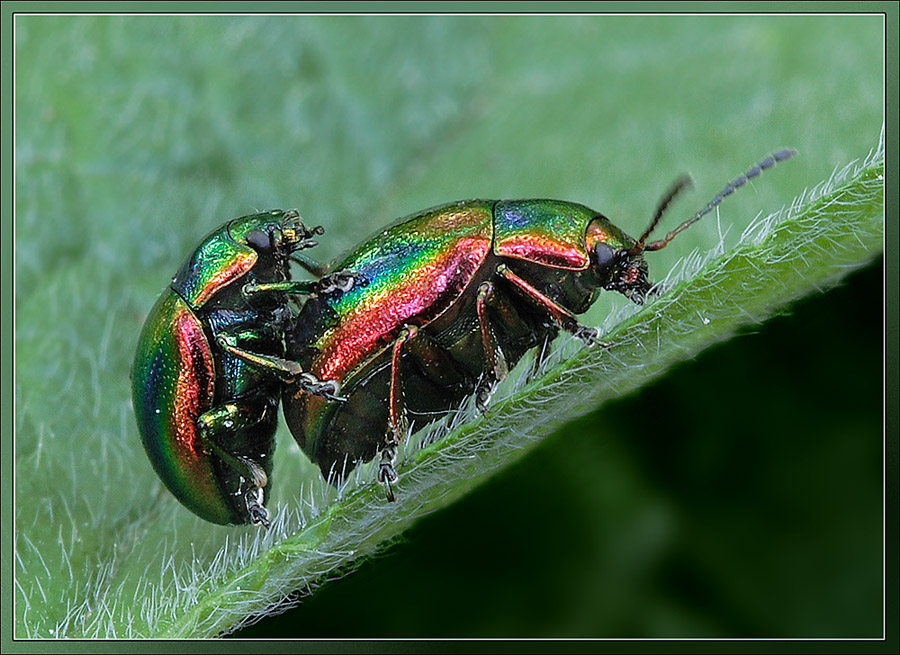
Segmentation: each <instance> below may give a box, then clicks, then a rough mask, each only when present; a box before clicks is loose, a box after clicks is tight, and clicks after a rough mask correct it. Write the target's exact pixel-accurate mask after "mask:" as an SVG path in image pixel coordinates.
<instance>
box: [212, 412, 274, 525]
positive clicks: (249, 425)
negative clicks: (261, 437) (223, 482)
mask: <svg viewBox="0 0 900 655" xmlns="http://www.w3.org/2000/svg"><path fill="white" fill-rule="evenodd" d="M275 412H277V405H276V406H273V405H272V404H271V403H269V402H260V401H259V400H256V401H255V402H254V401H250V400H248V401H238V402H230V403H225V404H224V405H220V406H218V407H214V408H213V409H211V410H209V411H208V412H205V413H204V414H202V415H201V416H200V417H199V418H198V419H197V426H198V431H199V434H200V440H201V442H202V443H203V445H204V446H205V447H206V449H207V450H209V451H210V452H211V453H212V454H214V455H215V456H216V457H218V458H219V459H220V460H221V461H222V462H223V463H224V464H225V466H226V467H228V468H229V469H230V470H231V471H233V472H234V475H236V476H238V477H236V478H235V482H234V483H233V484H234V485H235V486H236V487H238V488H239V490H238V494H243V496H244V503H245V508H246V511H247V516H246V517H245V518H247V517H248V518H249V520H244V521H243V522H244V523H252V524H254V525H263V526H266V527H268V524H269V520H268V517H269V513H268V510H267V509H266V508H265V506H264V502H265V501H264V491H263V490H264V488H265V487H266V486H267V485H268V483H269V476H268V474H267V473H266V468H265V462H263V461H257V460H256V459H253V458H251V457H247V456H246V455H244V454H241V453H240V452H235V446H241V447H240V450H241V451H244V452H247V451H252V452H259V451H261V452H264V453H268V454H270V453H271V450H272V446H271V443H264V444H260V443H253V442H252V440H251V441H250V442H248V443H245V444H239V443H235V435H246V434H253V433H254V432H255V431H257V429H258V428H260V427H261V426H264V425H266V424H272V426H273V427H272V431H269V430H263V429H259V430H258V432H259V433H260V434H272V433H273V432H274V420H275ZM229 440H230V441H229ZM248 446H252V447H250V448H248ZM260 446H262V448H260Z"/></svg>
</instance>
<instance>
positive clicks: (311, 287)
mask: <svg viewBox="0 0 900 655" xmlns="http://www.w3.org/2000/svg"><path fill="white" fill-rule="evenodd" d="M318 286H319V283H318V282H317V281H316V280H285V281H284V282H269V283H267V284H245V285H244V286H243V287H242V288H241V293H242V294H243V296H244V297H245V298H250V297H251V296H256V295H259V294H263V293H290V294H295V295H301V296H309V295H312V294H314V293H315V292H316V291H317V289H318Z"/></svg>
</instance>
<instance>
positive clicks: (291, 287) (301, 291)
mask: <svg viewBox="0 0 900 655" xmlns="http://www.w3.org/2000/svg"><path fill="white" fill-rule="evenodd" d="M354 282H356V276H355V275H353V273H352V272H350V271H338V272H337V273H330V274H329V275H323V276H322V277H321V279H319V280H285V281H283V282H269V283H267V284H245V285H244V286H243V288H242V289H241V293H242V294H243V295H244V297H245V298H250V297H251V296H254V295H257V294H261V293H289V294H293V295H298V296H311V295H318V294H324V293H331V292H333V291H349V290H350V289H352V288H353V283H354Z"/></svg>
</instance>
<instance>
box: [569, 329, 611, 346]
mask: <svg viewBox="0 0 900 655" xmlns="http://www.w3.org/2000/svg"><path fill="white" fill-rule="evenodd" d="M572 335H573V336H575V337H577V338H579V339H581V340H582V341H583V342H584V343H585V345H587V346H600V347H601V348H609V344H608V343H604V342H603V341H600V330H598V329H597V328H592V327H587V326H586V325H579V326H578V327H577V328H575V330H573V331H572Z"/></svg>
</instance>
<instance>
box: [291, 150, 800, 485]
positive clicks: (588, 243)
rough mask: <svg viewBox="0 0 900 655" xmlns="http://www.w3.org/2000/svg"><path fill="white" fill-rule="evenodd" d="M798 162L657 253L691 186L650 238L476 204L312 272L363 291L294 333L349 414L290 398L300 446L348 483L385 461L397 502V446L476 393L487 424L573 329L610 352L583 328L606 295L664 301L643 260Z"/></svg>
mask: <svg viewBox="0 0 900 655" xmlns="http://www.w3.org/2000/svg"><path fill="white" fill-rule="evenodd" d="M794 154H795V151H794V150H790V149H783V150H779V151H778V152H776V153H774V154H772V155H770V156H769V157H766V158H765V159H763V160H762V161H760V162H759V163H758V164H757V165H756V166H754V167H752V168H751V169H749V170H748V171H747V172H746V173H744V174H743V175H741V176H739V177H738V178H736V179H735V180H733V181H732V182H731V183H729V184H728V185H727V186H726V187H725V188H724V189H723V190H722V191H721V192H720V193H719V194H718V195H716V196H715V197H714V198H713V199H712V200H711V201H710V202H709V203H707V204H706V206H705V207H703V209H701V210H700V211H698V212H697V213H696V214H694V215H693V216H692V217H691V218H689V219H688V220H686V221H684V222H683V223H681V224H680V225H678V226H677V227H676V228H675V229H674V230H672V231H671V232H669V233H668V234H667V235H666V236H665V237H664V238H663V239H660V240H658V241H649V242H648V239H649V237H650V234H651V233H652V232H653V230H654V229H655V228H656V226H657V224H658V223H659V221H660V219H661V218H662V215H663V213H664V212H665V210H666V208H667V207H668V205H669V203H670V202H671V201H672V200H673V199H674V198H675V196H676V195H677V194H678V193H679V192H680V191H681V190H683V189H684V188H685V187H686V186H687V185H688V184H689V179H688V178H687V177H681V178H679V179H678V180H677V181H676V182H675V184H674V185H673V186H672V187H671V188H670V189H669V190H668V191H667V192H666V194H665V195H664V196H663V197H662V199H661V200H660V202H659V204H658V206H657V208H656V211H655V213H654V215H653V218H652V220H651V221H650V224H649V226H648V227H647V229H646V230H644V232H643V234H641V236H640V238H638V239H633V238H632V237H630V236H628V235H627V234H626V233H625V232H623V231H622V230H621V229H619V228H618V227H616V226H615V225H613V223H612V222H610V220H609V219H608V218H606V217H605V216H603V215H602V214H600V213H599V212H596V211H594V210H592V209H589V208H587V207H585V206H583V205H580V204H576V203H571V202H565V201H559V200H501V201H495V200H468V201H462V202H455V203H450V204H446V205H441V206H439V207H434V208H432V209H428V210H426V211H423V212H420V213H418V214H414V215H411V216H408V217H406V218H403V219H400V220H399V221H397V222H396V223H394V224H393V225H391V226H390V227H388V228H386V229H384V230H383V231H382V232H381V233H379V234H378V235H376V236H375V237H374V238H372V239H370V240H368V241H366V242H364V243H363V244H362V245H360V246H358V247H356V248H354V249H353V250H352V251H351V252H350V253H349V254H347V255H345V256H343V257H339V258H338V259H337V260H335V261H334V262H333V263H332V264H330V265H329V266H327V267H323V266H318V265H315V264H314V263H311V262H310V261H309V260H306V261H305V265H306V266H307V267H308V268H309V269H310V270H311V271H313V272H316V273H319V274H322V273H325V272H329V271H348V272H350V273H351V274H352V276H353V284H352V286H351V287H350V288H347V289H344V290H340V291H337V292H335V293H331V294H327V295H320V296H318V297H314V298H311V299H310V300H309V301H307V302H306V303H305V304H304V306H303V308H302V309H301V311H300V314H299V316H298V318H297V320H296V322H295V324H294V327H293V329H291V330H289V332H288V334H287V341H288V356H289V357H291V358H296V359H297V360H298V361H299V362H300V364H301V365H302V366H303V368H304V370H308V371H309V372H310V373H311V374H313V375H315V376H316V377H317V378H319V379H333V380H336V381H337V382H338V383H340V385H341V389H342V394H343V396H344V397H345V399H346V401H345V402H335V401H334V400H331V399H329V398H327V397H322V396H315V395H311V394H309V393H308V392H307V390H306V389H304V388H303V387H302V386H301V385H297V384H294V385H288V386H286V387H285V389H284V394H283V404H284V412H285V418H286V419H287V423H288V426H289V427H290V429H291V432H292V433H293V435H294V438H295V439H296V440H297V442H298V443H299V445H300V447H301V448H302V449H303V450H304V451H305V452H306V454H307V455H308V456H309V457H310V458H311V459H312V460H313V461H314V462H315V463H317V464H318V465H319V467H320V469H321V471H322V474H323V475H324V476H325V477H326V478H327V479H330V480H331V481H332V482H334V483H335V484H337V483H338V482H339V481H340V480H342V479H344V478H345V477H346V475H347V474H348V473H349V472H350V471H351V470H352V469H353V468H354V467H355V466H356V465H357V464H358V463H360V462H365V461H369V460H371V459H373V458H374V457H375V456H376V455H377V454H379V453H380V455H381V459H380V463H379V470H378V479H379V481H380V482H383V483H384V484H385V487H386V492H387V498H388V500H394V493H393V489H392V483H394V482H395V481H396V480H397V473H396V470H395V467H394V465H395V460H396V455H397V447H398V445H399V444H400V443H401V442H402V441H403V439H405V437H406V436H407V434H408V433H409V432H410V429H411V428H413V427H421V425H423V424H425V423H427V422H430V421H432V420H434V419H435V418H436V417H437V416H438V415H440V414H442V413H445V412H447V411H449V410H451V409H453V408H454V407H457V406H459V404H460V402H461V401H462V400H463V399H464V398H466V397H467V396H469V395H471V394H472V393H473V392H474V394H475V401H476V405H477V407H478V409H479V410H480V411H482V412H484V411H485V410H486V407H487V403H488V400H489V398H490V395H491V393H492V390H493V389H494V388H495V386H496V385H497V384H498V383H499V382H500V381H502V380H503V379H505V378H506V376H507V374H508V371H509V369H510V368H512V367H513V366H514V365H515V364H516V363H517V362H518V361H519V360H520V359H521V358H522V356H523V355H524V354H525V353H526V352H527V351H529V350H530V349H532V348H534V347H535V346H538V345H540V344H542V343H544V342H545V341H546V340H548V339H552V338H553V337H555V336H556V335H557V333H558V331H559V330H560V329H562V330H564V331H566V332H568V333H570V334H572V335H574V336H576V337H578V338H579V339H581V340H582V341H584V342H585V343H587V344H589V345H591V344H595V343H599V341H598V336H599V335H598V331H597V330H596V329H595V328H591V327H586V326H584V325H582V324H581V323H579V321H578V320H577V319H576V317H575V315H577V314H581V313H584V312H585V311H587V309H588V308H589V307H590V306H591V304H592V303H593V302H594V301H595V300H596V298H597V296H598V294H599V292H600V290H601V289H607V290H612V291H617V292H619V293H621V294H624V295H625V296H626V297H628V298H630V299H631V300H632V301H633V302H635V303H638V304H641V303H643V302H644V300H645V299H646V297H647V295H648V294H649V293H651V291H652V289H653V284H652V283H651V282H650V281H649V280H648V277H647V263H646V261H645V259H644V257H643V253H644V252H647V251H655V250H660V249H662V248H664V247H666V245H668V244H669V242H671V241H672V239H673V238H674V237H675V236H676V235H677V234H679V233H680V232H682V231H683V230H685V229H687V228H688V227H689V226H690V225H692V224H693V223H695V222H696V221H698V220H699V219H700V218H702V217H703V216H705V215H706V214H708V213H709V212H710V211H712V210H713V208H715V207H716V206H718V205H719V203H721V202H722V200H723V199H724V198H725V197H726V196H728V195H730V194H731V193H733V192H734V191H735V189H737V188H739V187H741V186H743V185H744V184H746V183H747V181H748V180H750V179H752V178H755V177H757V176H758V175H759V174H760V173H761V172H762V171H763V170H765V169H768V168H771V167H773V166H774V165H775V164H776V163H777V162H782V161H785V160H786V159H789V158H790V157H792V156H793V155H794ZM301 263H304V262H301ZM410 416H412V417H413V418H412V421H411V420H410Z"/></svg>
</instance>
